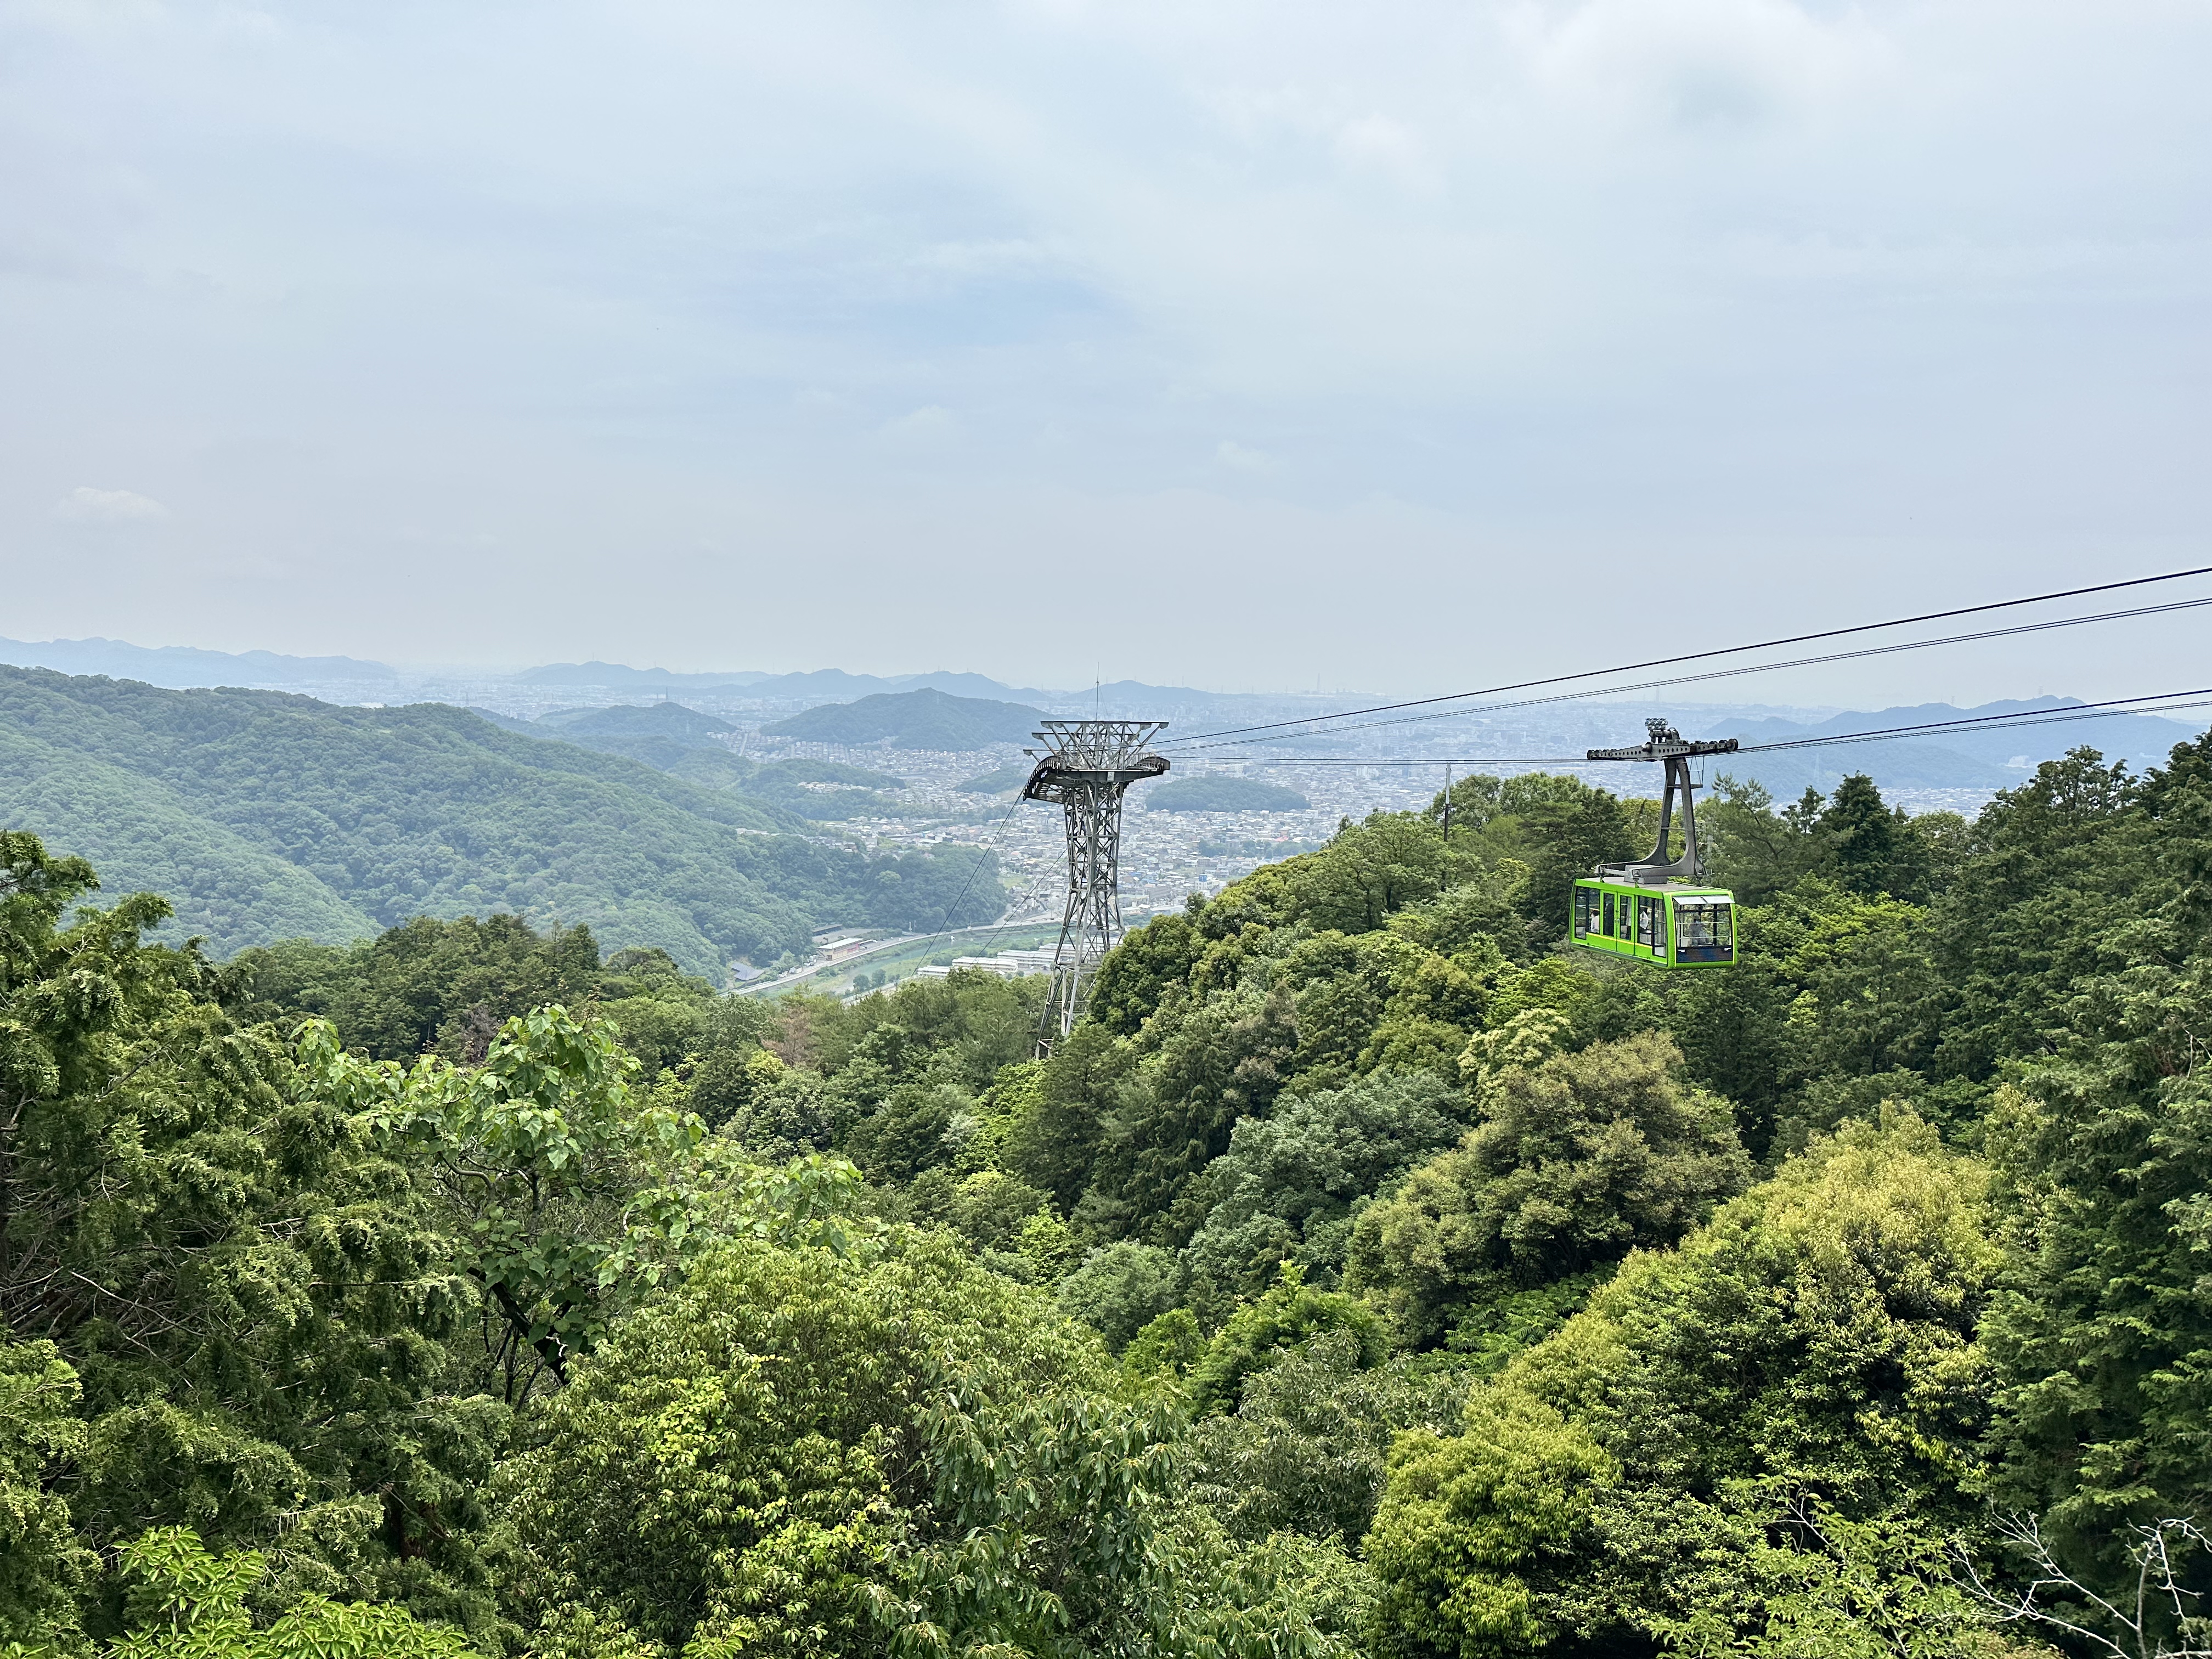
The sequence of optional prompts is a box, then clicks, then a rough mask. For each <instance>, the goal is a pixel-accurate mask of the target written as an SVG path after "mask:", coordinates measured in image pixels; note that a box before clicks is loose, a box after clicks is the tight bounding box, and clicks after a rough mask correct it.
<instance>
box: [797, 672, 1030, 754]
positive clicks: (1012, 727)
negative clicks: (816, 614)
mask: <svg viewBox="0 0 2212 1659" xmlns="http://www.w3.org/2000/svg"><path fill="white" fill-rule="evenodd" d="M1042 719H1044V715H1043V714H1041V713H1039V712H1038V711H1037V710H1036V709H1034V708H1030V707H1029V706H1028V705H1027V704H1025V703H1018V702H992V701H990V700H989V699H987V698H983V697H955V696H950V695H948V694H947V693H945V692H943V691H939V690H934V689H933V688H931V687H927V686H925V687H922V688H921V689H920V690H914V691H899V692H878V693H877V694H876V695H875V696H866V697H862V698H860V700H859V701H858V702H842V703H823V704H822V705H820V706H819V707H817V708H809V709H805V710H804V711H803V712H801V713H799V714H793V715H792V716H791V717H790V718H789V719H788V720H778V721H777V722H776V723H775V725H773V726H763V728H762V730H763V731H764V732H767V733H768V734H769V736H771V737H778V738H805V739H807V740H809V741H811V742H814V743H840V744H868V743H883V742H885V741H889V742H890V744H892V746H893V747H895V748H899V749H940V750H971V749H987V748H989V747H990V746H991V745H992V744H994V743H1026V742H1027V741H1028V740H1029V737H1030V732H1032V731H1034V730H1035V729H1036V723H1037V722H1038V721H1039V720H1042Z"/></svg>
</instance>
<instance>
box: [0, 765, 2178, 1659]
mask: <svg viewBox="0 0 2212 1659" xmlns="http://www.w3.org/2000/svg"><path fill="white" fill-rule="evenodd" d="M1445 806H1446V803H1445V802H1444V801H1443V799H1441V798H1439V799H1438V800H1437V801H1436V802H1435V803H1433V804H1432V805H1431V807H1430V808H1429V809H1428V810H1426V811H1419V812H1411V813H1399V814H1388V813H1385V814H1376V815H1375V816H1373V817H1370V818H1368V819H1366V820H1365V821H1364V822H1362V823H1350V824H1346V826H1345V827H1344V828H1343V829H1341V830H1340V832H1339V833H1338V834H1337V835H1336V836H1334V838H1333V839H1332V840H1331V841H1330V842H1328V844H1327V845H1326V846H1324V847H1322V848H1319V849H1318V850H1316V851H1314V852H1310V853H1306V854H1300V855H1298V856H1297V857H1295V858H1291V859H1288V860H1284V861H1283V862H1281V863H1279V864H1276V865H1272V866H1266V867H1264V868H1262V869H1261V870H1259V871H1256V872H1254V873H1253V874H1252V875H1250V876H1249V877H1247V878H1244V879H1243V880H1242V881H1240V882H1237V883H1235V884H1231V886H1230V887H1229V888H1227V889H1226V890H1224V891H1223V892H1221V893H1220V894H1218V896H1215V897H1214V898H1212V899H1211V900H1199V899H1194V900H1193V901H1192V902H1190V904H1189V905H1188V907H1187V908H1185V909H1184V910H1182V912H1179V913H1176V914H1174V915H1167V916H1164V917H1161V918H1159V919H1158V920H1155V921H1152V922H1151V923H1150V924H1148V925H1147V926H1146V927H1142V928H1140V929H1139V930H1137V931H1136V932H1134V933H1131V934H1130V935H1129V936H1128V937H1127V939H1125V940H1124V941H1123V942H1122V944H1121V945H1120V946H1119V948H1118V949H1117V950H1115V952H1114V953H1113V954H1112V955H1111V956H1110V957H1109V958H1108V959H1107V962H1106V963H1105V966H1104V968H1103V970H1102V972H1101V974H1100V976H1099V979H1098V982H1097V987H1096V994H1095V996H1094V999H1093V1000H1092V1003H1091V1008H1090V1012H1089V1017H1088V1018H1086V1019H1085V1020H1084V1021H1083V1022H1082V1023H1081V1024H1079V1025H1078V1026H1077V1028H1076V1029H1075V1030H1074V1031H1073V1033H1072V1034H1071V1035H1070V1036H1067V1037H1066V1038H1065V1039H1064V1040H1061V1041H1060V1042H1056V1043H1054V1044H1053V1045H1051V1048H1050V1051H1049V1053H1048V1054H1045V1055H1043V1056H1042V1057H1040V1056H1039V1054H1038V1048H1037V1043H1036V1032H1037V1030H1038V1019H1039V1015H1040V1012H1041V1010H1042V987H1041V986H1040V984H1039V983H1038V982H1036V981H1006V980H1002V979H1000V978H997V977H996V976H994V975H986V974H979V973H974V972H968V971H956V972H954V973H953V974H952V975H950V976H949V977H947V978H945V979H942V980H927V981H923V980H916V981H908V982H907V983H905V984H902V985H901V986H900V987H898V988H896V990H895V991H891V992H887V993H878V994H872V995H865V996H860V997H858V998H856V999H855V1000H853V1001H851V1002H846V1001H842V1000H837V999H834V998H828V997H821V996H814V995H809V994H794V995H792V996H788V997H787V998H785V999H784V1000H781V1001H780V1002H778V1003H775V1004H766V1003H760V1002H747V1001H742V1000H734V999H732V998H730V997H728V996H726V995H724V994H720V992H718V991H717V990H716V989H715V987H714V986H713V984H712V983H711V982H709V981H707V980H705V979H702V978H700V977H697V976H695V975H690V974H688V973H687V972H686V971H685V970H684V967H683V965H682V964H681V963H680V962H678V960H677V959H675V958H674V957H671V955H669V954H668V953H665V952H660V951H650V950H637V949H628V950H620V951H613V952H606V951H603V950H602V948H601V946H600V944H599V940H598V939H597V938H596V937H595V936H594V935H593V933H592V932H591V931H590V930H588V929H586V928H582V927H568V928H563V929H560V930H544V931H541V930H536V929H532V928H531V927H527V926H526V925H525V924H523V923H521V922H520V921H516V920H514V919H513V918H512V917H503V916H496V915H487V916H480V917H461V918H448V919H442V920H441V919H432V918H416V919H412V920H410V921H406V922H405V923H404V924H403V925H401V926H399V927H394V928H392V929H390V930H388V931H386V933H382V934H380V936H378V937H376V938H375V939H372V940H369V941H367V942H365V943H363V944H361V945H352V946H343V947H339V946H331V945H314V944H308V943H301V942H292V943H274V944H270V945H266V946H265V947H263V948H260V949H257V950H255V951H247V952H244V953H241V954H240V955H239V956H238V957H235V958H234V959H233V960H231V961H229V962H227V963H216V962H214V961H212V960H210V959H209V958H208V957H205V956H204V955H202V954H201V953H200V952H199V951H197V949H191V948H181V949H180V948H176V947H171V946H165V945H157V944H151V943H149V942H148V936H149V933H150V932H151V931H152V930H153V929H155V927H158V926H159V924H160V923H161V921H162V919H163V917H164V915H165V914H166V912H165V907H164V905H163V902H162V901H161V900H159V899H157V898H155V897H153V896H145V895H139V896H125V897H123V898H120V899H119V900H118V901H116V902H114V903H112V905H111V906H109V907H108V908H97V907H96V906H89V907H88V903H87V901H88V899H89V897H90V896H91V883H92V881H93V875H94V872H93V871H92V870H91V868H90V867H89V866H88V865H86V864H85V863H83V862H82V861H81V860H76V859H73V858H69V857H64V856H61V855H58V854H56V853H55V852H53V851H52V850H51V849H49V848H46V847H45V846H44V845H42V844H41V843H40V842H39V841H38V840H37V839H36V838H34V837H33V836H29V835H27V834H24V833H21V832H16V831H10V832H8V833H6V835H5V836H0V974H4V978H0V1031H4V1032H5V1033H6V1040H5V1042H0V1091H4V1092H0V1536H4V1538H5V1541H6V1544H7V1549H6V1553H5V1554H4V1555H0V1651H9V1652H14V1653H17V1654H26V1653H37V1654H40V1655H50V1656H56V1659H62V1656H67V1659H80V1656H83V1659H90V1656H126V1655H131V1656H135V1655H150V1654H175V1655H185V1654H193V1655H211V1656H249V1655H262V1654H269V1655H277V1654H284V1655H290V1654H294V1653H306V1652H317V1653H325V1652H360V1653H366V1652H377V1653H390V1654H397V1655H412V1654H440V1655H452V1656H461V1655H468V1654H473V1655H477V1656H480V1659H495V1656H507V1655H517V1656H520V1655H526V1654H527V1655H538V1656H547V1659H551V1656H562V1659H571V1656H622V1659H710V1656H736V1655H746V1654H754V1653H765V1654H780V1655H787V1656H832V1655H836V1656H848V1655H849V1656H861V1655H871V1656H872V1655H879V1654H893V1655H909V1654H911V1655H921V1654H938V1655H942V1654H960V1655H968V1656H974V1659H983V1656H991V1659H1002V1656H1015V1655H1021V1656H1052V1659H1060V1656H1077V1655H1083V1656H1106V1655H1146V1654H1150V1655H1174V1656H1184V1655H1192V1656H1195V1655H1208V1656H1221V1659H1259V1656H1262V1655H1265V1656H1269V1659H1282V1656H1287V1655H1297V1656H1315V1659H1322V1656H1329V1659H1354V1656H1358V1659H1468V1656H1491V1655H1498V1656H1504V1655H1508V1654H1532V1653H1551V1654H1556V1655H1559V1656H1561V1659H1580V1656H1595V1655H1598V1654H1607V1655H1615V1654H1619V1655H1636V1656H1644V1655H1652V1656H1656V1654H1658V1653H1660V1652H1662V1651H1670V1650H1671V1651H1680V1652H1683V1653H1686V1654H1692V1655H1698V1656H1712V1659H1719V1656H1722V1655H1745V1654H1747V1655H1756V1656H1767V1659H1784V1656H1787V1659H1811V1656H1831V1655H1832V1656H1836V1659H1847V1656H1848V1659H1864V1656H1875V1655H1884V1656H1898V1659H2000V1656H2007V1655H2015V1656H2026V1655H2029V1654H2046V1655H2047V1654H2051V1653H2053V1652H2063V1653H2078V1654H2087V1653H2091V1652H2099V1653H2105V1652H2109V1653H2114V1654H2124V1655H2128V1656H2137V1655H2142V1656H2154V1655H2157V1654H2160V1653H2164V1654H2167V1655H2175V1654H2179V1653H2182V1652H2185V1651H2197V1650H2201V1649H2202V1648H2203V1645H2204V1643H2203V1635H2204V1626H2203V1620H2202V1619H2201V1618H2200V1616H2199V1613H2198V1611H2197V1610H2198V1608H2199V1607H2201V1606H2202V1603H2201V1602H2200V1601H2197V1599H2196V1598H2197V1597H2198V1596H2200V1595H2203V1593H2205V1592H2206V1591H2208V1590H2212V1555H2208V1552H2207V1547H2206V1533H2207V1531H2208V1530H2212V1526H2208V1522H2212V1491H2208V1486H2212V1455H2208V1451H2207V1447H2206V1443H2205V1438H2204V1433H2203V1425H2204V1424H2205V1423H2206V1422H2207V1421H2208V1420H2212V1398H2208V1395H2207V1382H2206V1379H2207V1378H2208V1377H2212V1280H2208V1277H2207V1271H2206V1265H2205V1263H2206V1255H2207V1251H2208V1249H2212V1235H2208V1231H2207V1225H2208V1214H2207V1208H2206V1198H2205V1194H2206V1193H2207V1191H2208V1190H2212V1096H2209V1095H2208V1093H2207V1085H2206V1081H2205V1079H2202V1078H2199V1077H2198V1076H2197V1074H2196V1065H2197V1060H2198V1058H2200V1055H2199V1054H2198V1048H2199V1045H2200V1043H2201V1042H2202V1041H2203V1033H2204V1032H2206V1031H2207V1030H2212V948H2208V946H2212V906H2208V904H2207V902H2206V897H2205V896H2206V893H2207V891H2208V890H2212V888H2208V878H2212V735H2208V736H2207V737H2206V738H2203V739H2199V740H2197V741H2195V742H2192V743H2191V744H2185V745H2182V746H2180V747H2179V748H2177V749H2176V750H2174V752H2173V754H2172V757H2171V758H2170V760H2169V763H2167V764H2166V766H2164V767H2162V768H2159V769H2153V770H2152V771H2150V772H2148V773H2147V774H2145V775H2142V776H2140V777H2138V776H2136V775H2133V774H2131V773H2130V771H2129V770H2128V769H2125V768H2124V767H2118V766H2111V765H2107V764H2106V763H2103V762H2102V761H2101V759H2100V757H2097V756H2096V755H2095V754H2093V752H2089V751H2087V750H2082V751H2077V752H2076V753H2075V754H2073V755H2071V756H2069V757H2067V758H2066V759H2065V760H2063V761H2060V762H2055V763H2049V764H2046V765H2045V766H2043V767H2042V768H2041V769H2039V771H2038V772H2037V773H2036V775H2034V776H2033V778H2032V779H2030V780H2028V781H2025V782H2024V783H2022V784H2021V786H2020V787H2017V788H2015V789H2012V790H2009V791H2007V792H2006V793H2003V794H2001V795H2000V796H1999V797H1998V798H1997V799H1996V800H1994V801H1993V802H1992V803H1991V804H1990V805H1989V806H1988V807H1987V808H1986V809H1985V810H1984V811H1982V812H1981V813H1980V814H1979V815H1978V817H1976V818H1975V819H1973V820H1972V821H1968V820H1966V819H1965V818H1962V817H1954V816H1949V815H1941V814H1931V815H1923V816H1919V817H1907V816H1905V815H1904V814H1901V813H1899V811H1896V810H1895V809H1894V808H1893V807H1892V806H1890V805H1888V804H1887V803H1885V802H1884V801H1883V800H1882V799H1881V796H1880V794H1879V793H1878V792H1877V791H1876V790H1875V788H1874V787H1873V785H1872V784H1871V783H1870V782H1869V781H1867V780H1865V779H1863V778H1850V779H1846V780H1844V782H1843V784H1842V785H1841V786H1840V787H1838V788H1837V789H1836V790H1834V791H1833V792H1832V793H1831V794H1829V795H1826V796H1820V795H1816V794H1810V793H1808V795H1807V796H1806V797H1804V798H1802V799H1798V800H1796V801H1795V802H1792V803H1791V804H1790V805H1788V806H1786V807H1784V808H1783V809H1781V810H1779V811H1778V810H1777V809H1776V807H1775V806H1774V804H1773V803H1772V802H1771V801H1770V800H1767V799H1765V798H1764V797H1763V795H1762V793H1761V792H1759V790H1757V789H1756V788H1755V787H1735V786H1729V787H1723V789H1721V790H1720V792H1719V796H1718V798H1717V799H1716V800H1715V801H1714V802H1713V803H1712V804H1711V811H1710V812H1709V813H1708V814H1707V815H1706V816H1707V817H1709V819H1710V823H1711V834H1712V836H1713V840H1714V854H1713V856H1714V860H1715V866H1716V868H1715V872H1714V873H1715V874H1716V876H1717V877H1718V878H1720V879H1722V880H1723V881H1725V882H1727V883H1729V884H1732V885H1733V886H1734V888H1735V890H1736V892H1737V893H1738V895H1739V900H1740V908H1741V928H1740V935H1741V961H1740V963H1738V964H1737V965H1736V966H1735V967H1734V968H1732V969H1728V970H1726V971H1725V972H1697V973H1674V972H1668V971H1667V970H1664V969H1653V968H1646V967H1643V966H1640V965H1638V964H1634V963H1626V962H1621V961H1617V960H1613V959H1610V958H1598V957H1595V956H1590V955H1586V954H1581V953H1577V952H1574V951H1573V950H1572V948H1571V946H1568V945H1565V942H1564V940H1563V939H1562V933H1563V926H1564V914H1563V907H1562V906H1561V905H1560V903H1559V897H1560V895H1561V893H1562V892H1563V890H1564V887H1565V884H1566V883H1567V882H1568V881H1571V878H1572V877H1573V875H1574V874H1575V873H1576V872H1578V871H1580V870H1583V869H1586V868H1587V867H1588V866H1589V864H1590V863H1591V862H1592V861H1594V860H1597V859H1601V858H1605V857H1609V856H1613V855H1615V854H1614V852H1613V849H1616V848H1622V847H1626V846H1631V845H1633V844H1634V842H1635V841H1636V838H1637V837H1638V836H1639V835H1645V836H1648V835H1650V833H1651V832H1652V824H1651V822H1650V820H1651V806H1652V804H1651V803H1649V802H1639V801H1632V800H1631V801H1624V800H1620V799H1616V798H1614V797H1613V796H1611V795H1609V794H1607V793H1605V792H1603V791H1600V790H1596V789H1593V788H1591V787H1589V786H1587V785H1584V784H1583V783H1580V782H1579V781H1576V780H1574V779H1571V778H1561V777H1545V776H1541V775H1537V776H1523V777H1516V778H1510V779H1500V778H1492V777H1480V776H1478V777H1474V778H1468V779H1464V780H1462V781H1459V782H1458V783H1456V784H1455V785H1454V787H1453V793H1452V799H1451V801H1450V803H1449V808H1450V810H1449V815H1448V816H1449V831H1447V829H1446V823H1447V813H1446V811H1445ZM2138 1586H2148V1590H2147V1592H2146V1593H2145V1594H2143V1595H2142V1596H2140V1597H2138V1595H2137V1587H2138ZM10 1643H12V1644H15V1647H14V1648H12V1649H11V1648H9V1647H7V1645H6V1644H10ZM349 1644H350V1645H349ZM2100 1644H2105V1645H2100Z"/></svg>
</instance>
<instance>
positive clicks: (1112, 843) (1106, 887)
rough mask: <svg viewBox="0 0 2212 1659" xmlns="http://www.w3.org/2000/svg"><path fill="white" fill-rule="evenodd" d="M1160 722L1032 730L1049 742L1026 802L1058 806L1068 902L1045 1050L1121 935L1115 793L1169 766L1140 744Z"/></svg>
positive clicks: (1044, 1027) (1073, 1015) (1055, 723)
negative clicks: (1062, 816)
mask: <svg viewBox="0 0 2212 1659" xmlns="http://www.w3.org/2000/svg"><path fill="white" fill-rule="evenodd" d="M1166 729H1167V722H1166V721H1165V720H1047V721H1045V722H1044V724H1043V728H1042V730H1041V731H1039V732H1036V734H1035V735H1036V739H1037V741H1038V742H1040V743H1042V744H1046V745H1047V748H1046V750H1045V751H1044V752H1043V753H1042V755H1038V754H1037V751H1036V750H1030V754H1031V755H1033V756H1036V757H1037V759H1036V766H1035V767H1034V768H1032V769H1031V770H1030V778H1029V781H1028V782H1027V783H1025V784H1024V785H1023V786H1022V799H1024V800H1042V801H1053V802H1056V803H1058V805H1060V807H1061V809H1062V810H1063V811H1065V813H1066V819H1067V906H1066V909H1065V910H1064V911H1063V912H1062V913H1061V917H1060V944H1059V945H1058V947H1057V948H1056V949H1055V950H1054V952H1053V958H1052V987H1051V989H1050V991H1049V992H1048V994H1047V996H1046V998H1045V1006H1044V1014H1043V1018H1042V1020H1041V1021H1040V1022H1039V1024H1038V1028H1037V1053H1038V1054H1049V1053H1051V1052H1052V1047H1053V1045H1054V1043H1056V1042H1059V1041H1060V1039H1061V1038H1062V1037H1064V1036H1066V1035H1067V1034H1068V1032H1070V1031H1071V1030H1074V1028H1075V1022H1076V1021H1077V1020H1078V1019H1079V1018H1081V1017H1082V1014H1083V1006H1084V1004H1085V1002H1086V1001H1087V1000H1089V998H1090V995H1091V981H1092V980H1093V979H1094V978H1096V977H1097V972H1098V964H1099V963H1101V962H1103V961H1104V960H1105V957H1106V953H1107V952H1108V951H1111V950H1112V949H1113V948H1114V947H1115V945H1118V944H1120V943H1121V797H1122V795H1123V794H1124V793H1126V792H1127V789H1128V787H1129V786H1130V785H1131V784H1133V783H1136V782H1139V781H1141V780H1143V779H1146V778H1156V777H1158V776H1159V775H1161V774H1162V773H1164V772H1165V771H1166V770H1167V769H1168V763H1167V761H1166V759H1165V758H1164V757H1162V756H1159V755H1151V754H1146V752H1145V745H1146V744H1148V743H1150V742H1151V741H1152V738H1154V737H1155V736H1157V735H1158V733H1160V732H1164V731H1165V730H1166Z"/></svg>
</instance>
